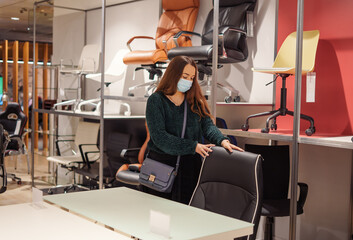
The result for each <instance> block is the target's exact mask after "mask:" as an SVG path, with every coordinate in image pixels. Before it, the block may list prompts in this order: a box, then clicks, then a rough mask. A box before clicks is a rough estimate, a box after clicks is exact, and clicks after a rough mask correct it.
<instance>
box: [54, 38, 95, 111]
mask: <svg viewBox="0 0 353 240" xmlns="http://www.w3.org/2000/svg"><path fill="white" fill-rule="evenodd" d="M99 63H100V48H99V46H98V45H95V44H89V45H86V46H84V47H83V49H82V52H81V56H80V59H79V62H78V65H77V66H74V65H73V64H71V65H69V66H67V65H64V60H61V63H60V68H59V75H60V76H61V75H73V76H75V78H76V79H77V97H76V99H72V100H68V101H64V102H60V103H56V104H54V108H57V107H58V106H66V105H73V111H76V110H77V106H78V104H79V103H80V102H81V101H82V99H81V80H82V77H85V76H86V75H87V74H92V73H97V72H98V71H99Z"/></svg>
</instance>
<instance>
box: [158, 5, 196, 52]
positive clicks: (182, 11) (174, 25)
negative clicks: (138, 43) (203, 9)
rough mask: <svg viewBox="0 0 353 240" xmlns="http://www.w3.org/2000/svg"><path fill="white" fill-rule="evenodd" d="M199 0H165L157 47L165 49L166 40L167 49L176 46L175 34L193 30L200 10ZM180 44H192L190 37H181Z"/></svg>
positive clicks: (183, 45) (185, 45) (159, 24)
mask: <svg viewBox="0 0 353 240" xmlns="http://www.w3.org/2000/svg"><path fill="white" fill-rule="evenodd" d="M199 5H200V1H199V0H178V1H175V0H163V2H162V6H163V10H164V12H163V14H162V15H161V17H160V19H159V23H158V28H157V33H156V48H157V49H165V44H164V43H163V41H164V40H166V41H167V49H168V50H169V49H171V48H173V47H175V44H174V42H173V36H174V35H175V34H176V33H178V32H180V31H193V30H194V26H195V22H196V18H197V14H198V11H199ZM178 44H179V46H182V47H187V46H191V40H190V38H189V37H184V36H183V37H180V38H179V39H178Z"/></svg>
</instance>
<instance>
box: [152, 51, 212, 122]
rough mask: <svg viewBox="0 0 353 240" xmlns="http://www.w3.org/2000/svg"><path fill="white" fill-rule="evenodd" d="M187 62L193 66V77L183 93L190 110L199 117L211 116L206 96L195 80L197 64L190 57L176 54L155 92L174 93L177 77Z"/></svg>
mask: <svg viewBox="0 0 353 240" xmlns="http://www.w3.org/2000/svg"><path fill="white" fill-rule="evenodd" d="M188 64H190V65H191V66H193V67H194V68H195V78H194V80H193V83H192V86H191V88H190V89H189V91H187V92H186V93H185V94H186V100H187V101H188V103H189V104H190V106H191V111H193V112H194V113H196V114H197V115H199V116H200V117H205V116H208V117H211V118H212V116H211V114H210V109H209V107H208V104H207V101H206V98H205V97H204V96H203V95H202V92H201V88H200V85H199V83H198V81H197V65H196V63H195V61H194V60H193V59H192V58H190V57H186V56H177V57H175V58H173V60H172V61H170V63H169V65H168V67H167V69H166V71H165V73H164V75H163V77H162V79H161V82H160V83H159V84H158V87H157V90H156V92H162V93H164V95H173V94H175V93H176V91H177V89H178V87H177V86H178V82H179V79H180V78H181V77H182V75H183V71H184V68H185V66H186V65H188Z"/></svg>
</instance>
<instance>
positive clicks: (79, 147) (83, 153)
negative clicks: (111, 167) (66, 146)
mask: <svg viewBox="0 0 353 240" xmlns="http://www.w3.org/2000/svg"><path fill="white" fill-rule="evenodd" d="M84 146H97V144H95V143H84V144H80V145H78V149H79V150H80V153H81V156H82V158H83V159H82V160H83V161H84V162H86V163H87V162H88V158H87V157H86V158H85V156H86V155H87V154H86V153H93V152H97V151H89V152H83V147H84ZM97 148H98V147H97ZM98 152H99V151H98Z"/></svg>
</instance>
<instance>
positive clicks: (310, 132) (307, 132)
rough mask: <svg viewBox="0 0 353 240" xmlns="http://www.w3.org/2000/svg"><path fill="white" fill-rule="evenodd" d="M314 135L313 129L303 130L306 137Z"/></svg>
mask: <svg viewBox="0 0 353 240" xmlns="http://www.w3.org/2000/svg"><path fill="white" fill-rule="evenodd" d="M314 133H315V127H313V128H308V129H306V130H305V134H306V135H307V136H311V135H313V134H314Z"/></svg>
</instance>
